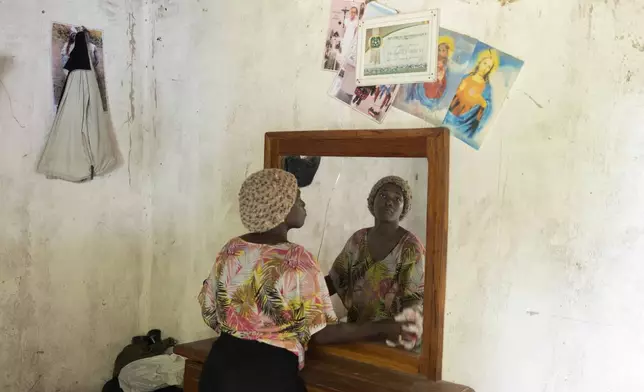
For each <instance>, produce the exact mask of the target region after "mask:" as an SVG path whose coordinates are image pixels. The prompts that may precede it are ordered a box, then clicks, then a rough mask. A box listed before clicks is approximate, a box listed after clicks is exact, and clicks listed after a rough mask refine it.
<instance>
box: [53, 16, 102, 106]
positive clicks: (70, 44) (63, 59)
mask: <svg viewBox="0 0 644 392" xmlns="http://www.w3.org/2000/svg"><path fill="white" fill-rule="evenodd" d="M85 30H87V32H88V38H89V42H88V52H89V56H90V61H91V63H92V64H91V65H92V66H93V67H94V70H95V73H96V78H97V81H98V88H99V90H100V92H101V99H102V103H103V110H105V111H107V93H106V88H105V67H104V64H103V58H104V57H103V32H102V31H101V30H95V29H86V28H85V27H83V26H74V25H68V24H61V23H54V24H53V27H52V37H51V72H52V80H53V93H54V106H55V107H56V108H58V103H59V102H60V99H61V97H62V95H63V89H64V87H65V80H66V79H67V74H68V73H69V71H68V70H67V69H65V65H66V64H67V61H68V60H69V58H70V55H71V53H72V51H73V50H74V47H75V40H76V34H78V33H82V32H83V31H85Z"/></svg>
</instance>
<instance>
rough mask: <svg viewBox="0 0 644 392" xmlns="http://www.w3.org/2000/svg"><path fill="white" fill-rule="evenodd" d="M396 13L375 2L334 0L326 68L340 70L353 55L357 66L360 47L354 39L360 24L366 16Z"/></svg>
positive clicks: (328, 31)
mask: <svg viewBox="0 0 644 392" xmlns="http://www.w3.org/2000/svg"><path fill="white" fill-rule="evenodd" d="M395 14H396V11H395V10H394V9H391V8H389V7H386V6H384V5H382V4H380V3H378V2H376V1H370V0H356V1H346V0H331V15H330V17H329V26H328V29H327V37H326V43H325V49H324V64H323V68H324V69H325V70H327V71H339V70H340V68H341V67H342V66H343V65H344V63H345V62H346V61H347V60H348V59H349V58H353V60H352V62H353V65H354V66H355V56H356V52H357V49H356V46H355V42H354V41H355V40H356V37H357V33H358V23H359V22H360V21H361V20H363V19H373V18H377V17H382V16H387V15H395ZM350 61H351V60H350Z"/></svg>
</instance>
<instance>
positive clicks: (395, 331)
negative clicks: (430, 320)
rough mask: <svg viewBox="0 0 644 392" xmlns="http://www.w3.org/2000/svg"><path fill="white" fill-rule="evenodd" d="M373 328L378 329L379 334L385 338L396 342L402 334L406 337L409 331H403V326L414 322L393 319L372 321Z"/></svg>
mask: <svg viewBox="0 0 644 392" xmlns="http://www.w3.org/2000/svg"><path fill="white" fill-rule="evenodd" d="M373 324H374V326H375V328H377V329H378V331H379V334H380V335H381V336H382V337H384V338H385V339H387V340H390V341H392V342H398V339H399V338H400V337H401V336H402V337H403V339H404V338H408V337H409V336H408V335H409V333H408V332H405V331H404V330H403V328H405V329H406V328H407V327H409V326H411V325H413V324H414V323H413V322H411V321H400V322H399V321H395V320H381V321H376V322H374V323H373Z"/></svg>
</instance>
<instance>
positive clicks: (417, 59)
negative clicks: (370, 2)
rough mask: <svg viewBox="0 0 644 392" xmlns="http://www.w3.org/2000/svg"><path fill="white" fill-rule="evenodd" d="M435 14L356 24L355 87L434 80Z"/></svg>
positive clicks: (436, 31)
mask: <svg viewBox="0 0 644 392" xmlns="http://www.w3.org/2000/svg"><path fill="white" fill-rule="evenodd" d="M438 35H439V26H438V10H432V11H426V12H422V13H415V14H404V15H395V16H389V17H383V18H376V19H369V20H364V21H362V22H360V27H359V29H358V53H357V66H356V70H357V84H358V86H369V85H376V84H398V83H412V82H433V81H435V80H436V69H437V65H436V64H437V55H436V51H437V44H438Z"/></svg>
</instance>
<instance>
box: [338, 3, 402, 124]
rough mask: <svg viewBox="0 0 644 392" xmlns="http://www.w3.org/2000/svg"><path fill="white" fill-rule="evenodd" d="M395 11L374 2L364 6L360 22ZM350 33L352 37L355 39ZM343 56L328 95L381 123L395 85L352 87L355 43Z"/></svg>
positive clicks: (395, 91) (353, 81)
mask: <svg viewBox="0 0 644 392" xmlns="http://www.w3.org/2000/svg"><path fill="white" fill-rule="evenodd" d="M395 12H396V11H395V10H393V9H391V8H387V7H385V6H383V5H381V4H379V3H377V2H375V1H372V2H369V3H368V4H367V6H366V7H365V13H364V16H363V17H364V19H365V20H369V19H371V18H375V17H381V16H383V15H391V14H394V13H395ZM355 36H356V35H355V34H354V38H355ZM350 44H351V47H350V48H349V49H348V51H347V52H346V53H347V56H346V57H345V58H343V61H342V66H341V67H340V70H339V72H338V74H337V76H336V77H335V78H334V79H333V83H332V85H331V88H330V90H329V95H330V96H332V97H334V98H336V99H338V100H339V101H342V102H344V103H345V104H347V105H349V106H350V107H351V108H352V109H353V110H355V111H357V112H358V113H361V114H364V115H365V116H368V117H369V118H370V119H372V120H374V121H376V122H378V123H382V120H383V119H384V118H385V115H386V114H387V113H388V112H389V109H390V108H391V106H392V105H393V103H394V99H395V98H396V94H397V93H398V86H397V85H390V84H381V85H374V86H358V85H357V84H356V55H357V52H358V49H357V44H358V40H357V39H353V40H352V41H351V43H350Z"/></svg>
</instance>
